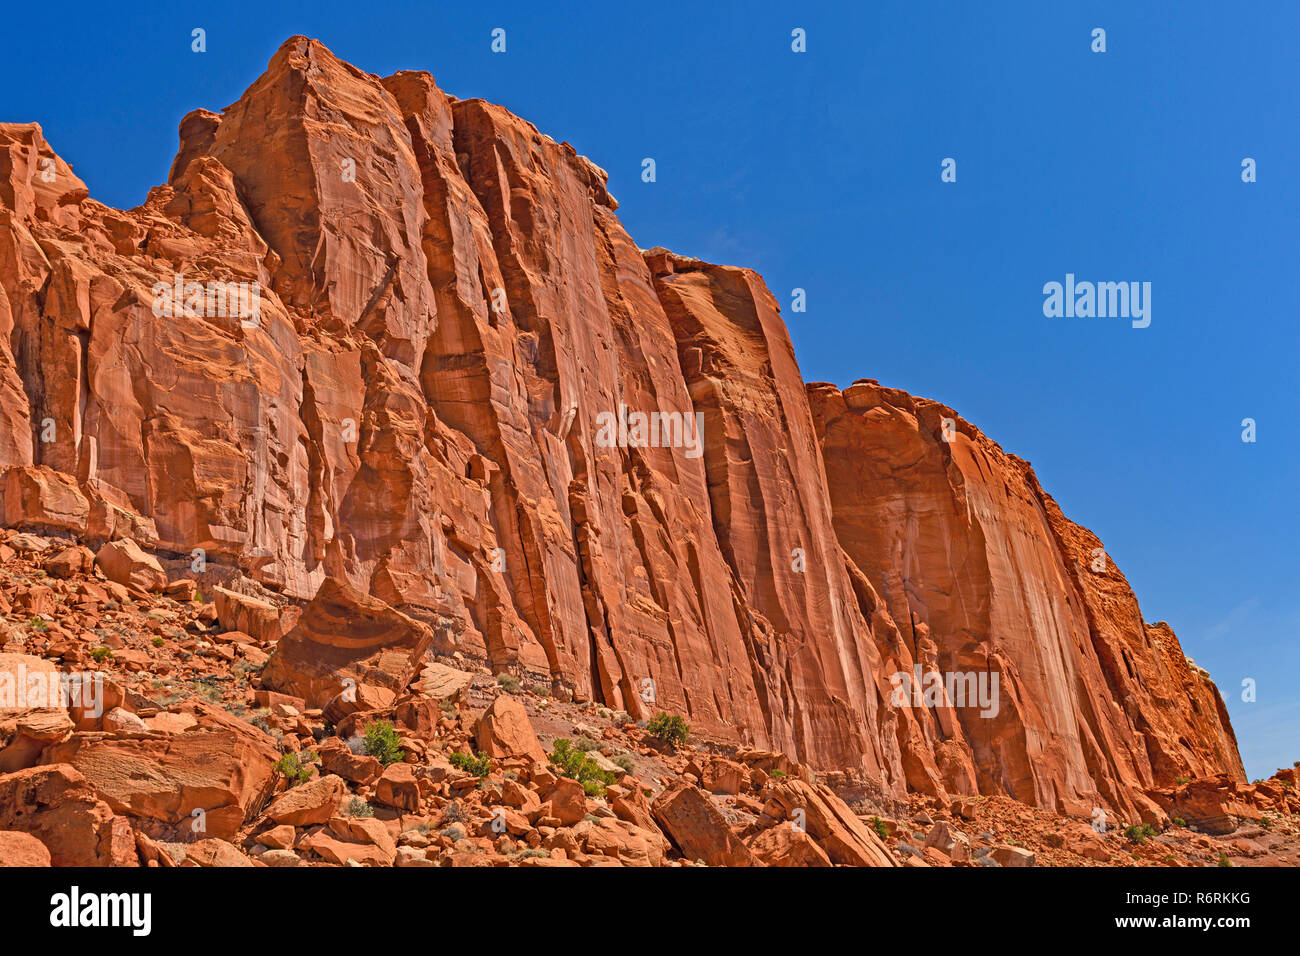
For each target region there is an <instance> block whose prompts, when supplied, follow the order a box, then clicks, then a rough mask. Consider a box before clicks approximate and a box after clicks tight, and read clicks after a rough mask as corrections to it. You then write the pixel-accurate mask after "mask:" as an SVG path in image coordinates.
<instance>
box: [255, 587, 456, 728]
mask: <svg viewBox="0 0 1300 956" xmlns="http://www.w3.org/2000/svg"><path fill="white" fill-rule="evenodd" d="M432 640H433V631H432V629H430V627H429V626H428V625H427V624H424V623H421V622H420V621H416V620H414V619H413V618H410V617H407V616H406V615H405V614H403V613H402V612H400V611H398V610H396V609H394V608H392V607H389V606H388V605H387V604H385V603H384V602H383V601H380V600H378V599H377V598H373V597H368V596H367V595H364V594H362V593H361V592H360V591H358V590H357V589H356V588H354V587H352V586H351V585H350V584H346V583H344V582H342V581H338V580H336V579H334V578H326V579H325V581H324V583H322V584H321V586H320V589H319V590H318V591H317V592H316V596H315V597H314V598H313V599H312V601H311V603H310V604H308V605H307V607H306V608H305V609H304V610H303V613H302V616H301V617H300V618H299V619H298V623H297V625H296V626H295V627H294V628H293V629H292V630H291V631H289V633H288V634H286V635H285V636H284V637H283V638H281V639H280V641H279V642H278V643H277V644H276V646H275V650H274V652H273V653H272V654H271V659H270V660H269V661H268V662H267V664H266V668H265V669H264V670H263V672H262V684H263V686H265V687H267V688H269V689H271V690H276V691H280V692H281V693H285V694H292V695H295V696H297V697H301V698H303V699H304V700H305V701H306V702H307V704H308V705H309V706H312V707H323V706H324V705H325V704H326V703H327V702H329V701H330V699H331V698H333V697H335V696H337V695H339V694H341V693H343V692H344V691H345V689H348V688H355V687H356V686H357V685H359V684H363V683H368V684H374V685H376V686H379V687H384V688H386V689H388V690H389V691H390V692H394V693H396V692H400V691H403V690H405V688H406V686H407V685H408V684H409V683H410V682H411V679H412V678H413V677H414V676H415V673H416V671H417V669H418V667H419V665H420V659H421V657H423V656H424V652H425V650H426V649H427V648H428V646H429V644H430V642H431V641H432Z"/></svg>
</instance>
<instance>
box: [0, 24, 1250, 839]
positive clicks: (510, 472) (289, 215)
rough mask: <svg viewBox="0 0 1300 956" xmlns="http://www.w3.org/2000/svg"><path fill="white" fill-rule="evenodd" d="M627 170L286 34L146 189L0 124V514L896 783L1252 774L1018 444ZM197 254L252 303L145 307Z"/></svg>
mask: <svg viewBox="0 0 1300 956" xmlns="http://www.w3.org/2000/svg"><path fill="white" fill-rule="evenodd" d="M605 180H606V176H605V173H604V172H603V171H601V170H600V169H599V168H597V167H596V166H595V165H593V164H592V163H591V162H590V161H588V160H586V159H585V158H583V157H581V156H579V155H577V154H576V153H575V152H574V150H573V149H572V148H571V147H570V146H568V145H567V144H557V143H556V142H554V141H553V140H551V139H550V138H548V137H546V136H545V135H543V134H541V133H539V132H538V131H537V130H536V128H534V127H533V126H532V125H531V124H529V123H527V122H526V121H523V120H521V119H519V118H517V117H514V116H512V115H511V114H509V113H508V112H506V111H505V110H504V109H502V108H500V107H497V106H493V105H490V104H487V103H483V102H481V101H478V100H468V101H458V100H455V99H454V98H452V97H449V96H447V95H445V94H443V93H442V92H441V91H440V90H438V88H437V87H436V86H435V85H434V82H433V79H432V77H430V76H429V75H428V74H425V73H399V74H396V75H394V76H391V77H388V78H384V79H381V78H379V77H376V76H373V75H370V74H366V73H363V72H361V71H359V70H357V69H355V68H354V67H351V66H349V65H347V64H345V63H342V62H341V61H339V60H338V59H337V58H335V57H334V56H333V55H332V54H331V53H330V52H329V51H328V50H327V49H325V47H324V46H322V45H321V44H320V43H318V42H316V41H312V40H307V39H305V38H301V37H295V38H292V39H290V40H289V41H288V42H286V43H285V44H284V46H283V47H282V48H281V49H280V50H279V52H277V53H276V55H275V56H274V58H273V59H272V61H271V63H270V65H269V67H268V69H267V72H266V74H265V75H263V76H262V77H261V78H260V79H259V80H258V81H257V82H256V83H254V84H253V86H252V87H250V88H249V90H248V91H247V92H246V93H245V94H244V96H243V97H242V98H241V99H240V100H239V101H238V102H237V103H235V104H234V105H232V106H230V107H228V108H227V109H225V110H224V111H222V112H221V113H214V112H210V111H207V110H198V111H195V112H194V113H191V114H190V115H189V116H187V117H186V118H185V119H184V120H183V121H182V123H181V144H180V149H179V151H178V153H177V156H176V159H175V161H174V163H173V165H172V169H171V173H170V176H169V182H168V183H167V184H166V185H164V186H159V187H157V188H156V189H154V190H153V191H152V192H151V193H150V196H149V198H148V200H147V201H146V202H145V203H144V204H143V205H142V206H140V207H138V208H136V209H133V210H130V211H127V212H121V211H118V210H113V209H110V208H108V207H106V206H104V205H102V204H100V203H97V202H95V201H94V200H92V199H89V198H88V196H87V190H86V188H85V186H84V184H83V183H82V182H81V181H80V180H79V179H77V178H76V176H75V175H74V174H73V173H72V171H71V169H70V168H69V167H68V166H67V165H66V164H65V163H63V161H62V160H60V159H59V158H58V157H57V156H56V155H55V154H54V152H53V150H52V149H51V148H50V146H49V145H48V144H47V143H46V142H45V141H44V139H43V137H42V135H41V131H40V129H39V127H37V126H35V125H34V124H28V125H17V124H8V125H0V466H3V467H4V468H6V469H7V472H6V476H5V481H4V483H3V485H0V487H3V490H4V498H3V515H2V517H3V520H4V523H5V524H7V525H10V526H14V527H36V528H43V529H55V530H61V531H63V532H66V533H68V534H71V535H74V536H78V537H81V538H84V539H86V540H87V541H93V542H99V541H104V540H107V539H110V538H117V537H131V538H133V539H135V540H136V541H138V542H139V543H140V544H141V545H143V546H144V547H146V548H148V549H150V550H153V551H154V552H156V553H157V554H158V555H159V556H160V557H162V558H163V559H164V563H165V564H168V565H169V566H170V567H172V568H180V567H182V566H183V567H185V568H186V573H187V574H190V573H192V569H193V568H195V567H196V565H195V564H194V563H193V562H195V560H196V557H195V555H196V550H198V549H201V551H199V555H198V556H199V557H200V558H201V560H202V564H199V565H197V567H198V568H200V569H201V573H200V575H199V576H201V577H202V576H206V579H208V580H219V581H222V582H227V583H233V584H234V585H235V586H237V587H239V588H241V589H245V590H252V589H254V588H255V587H256V586H260V588H262V589H264V591H263V593H265V594H267V595H268V596H270V597H272V598H273V599H275V600H288V601H304V600H306V599H309V598H311V597H312V596H313V595H314V594H315V593H316V592H317V590H318V588H319V587H320V586H321V584H322V582H324V581H325V580H326V579H327V578H334V579H338V580H339V581H342V582H346V583H348V584H351V585H352V586H354V587H356V588H357V589H359V590H360V591H362V592H364V593H366V594H369V595H373V596H374V597H375V598H377V599H379V600H380V601H382V602H386V603H387V604H390V605H392V606H394V607H397V608H400V609H401V610H403V611H404V612H406V613H407V614H409V615H410V616H412V617H415V618H418V619H421V620H423V621H425V622H427V623H430V624H432V625H434V626H435V628H436V629H437V630H438V635H437V637H436V638H435V640H436V641H438V642H440V646H441V647H442V648H443V649H452V648H454V649H457V650H461V651H464V652H465V653H468V654H475V655H480V656H483V657H485V658H486V659H487V660H488V662H489V664H490V665H491V666H492V668H493V669H494V670H497V671H506V670H515V671H528V672H532V673H534V674H539V675H546V676H547V677H549V679H550V680H551V681H552V683H553V684H554V685H555V686H556V687H557V688H563V689H566V690H567V691H571V692H572V693H573V694H574V695H575V696H576V697H577V698H579V699H596V700H599V701H602V702H604V703H606V704H608V705H609V706H610V707H611V708H615V709H622V710H626V711H628V712H629V713H631V714H632V715H633V716H634V717H641V716H645V715H647V714H648V713H650V712H652V711H658V710H668V711H673V712H679V713H683V714H686V715H688V717H689V719H690V721H691V723H692V725H693V726H694V728H695V729H696V730H697V731H698V732H700V733H702V734H704V735H706V736H709V737H713V738H716V739H718V740H722V741H733V742H746V743H750V744H753V745H756V746H759V747H765V748H775V749H780V750H785V751H787V752H788V753H790V754H792V755H794V756H796V757H797V758H799V759H801V760H805V761H807V762H809V763H810V764H812V765H814V766H816V767H819V768H822V769H827V770H840V771H845V772H847V773H849V774H851V775H853V776H855V777H857V778H858V779H859V780H860V781H863V782H865V783H866V784H867V785H868V786H869V787H871V788H872V789H876V790H878V791H879V792H880V793H882V794H884V795H888V796H893V797H898V796H901V795H902V794H903V793H904V791H905V790H907V789H912V790H918V791H922V792H925V793H930V794H945V793H950V794H951V793H975V792H981V793H1005V794H1009V795H1012V796H1014V797H1016V798H1018V799H1020V800H1023V801H1026V802H1030V803H1035V804H1038V805H1042V806H1048V807H1052V808H1056V809H1062V810H1068V811H1075V812H1081V813H1083V814H1084V815H1085V816H1086V815H1087V813H1088V811H1089V809H1090V807H1091V806H1092V805H1095V804H1096V803H1098V802H1100V803H1102V804H1105V805H1107V806H1111V807H1115V808H1118V809H1124V810H1134V809H1140V808H1142V807H1145V806H1149V805H1150V804H1149V802H1148V798H1147V797H1145V796H1144V794H1143V791H1144V790H1145V789H1146V788H1149V787H1152V786H1157V785H1164V786H1168V785H1169V784H1171V783H1172V782H1173V780H1174V778H1175V777H1176V776H1179V775H1197V776H1199V775H1209V774H1213V773H1219V772H1224V773H1228V774H1230V775H1232V776H1233V777H1235V778H1241V777H1242V776H1243V774H1242V769H1241V763H1240V760H1239V758H1238V756H1237V752H1236V745H1235V741H1234V739H1233V736H1232V731H1231V728H1230V726H1229V724H1228V720H1227V715H1226V711H1225V709H1224V707H1223V705H1222V701H1221V700H1220V699H1219V696H1218V693H1217V691H1216V690H1215V689H1214V686H1213V684H1211V683H1210V682H1209V680H1208V678H1207V677H1205V676H1204V674H1203V672H1199V671H1196V670H1194V669H1193V668H1191V667H1190V666H1189V665H1188V663H1187V662H1186V660H1185V659H1184V657H1183V655H1182V653H1181V650H1180V649H1179V647H1178V643H1177V640H1176V638H1175V637H1174V636H1173V634H1172V632H1171V631H1170V630H1169V629H1168V628H1167V627H1166V626H1164V625H1155V626H1149V625H1146V624H1145V623H1144V622H1143V620H1142V618H1141V615H1140V612H1139V610H1138V607H1137V602H1136V600H1135V598H1134V597H1133V595H1132V592H1131V591H1130V590H1129V589H1128V586H1127V584H1126V583H1125V581H1124V579H1123V577H1122V576H1121V575H1120V574H1119V572H1118V571H1117V570H1115V569H1114V566H1113V564H1108V565H1107V567H1106V570H1104V571H1102V572H1100V573H1097V572H1093V571H1091V570H1090V562H1091V561H1092V550H1093V549H1094V548H1096V547H1099V544H1098V543H1097V542H1095V540H1094V539H1093V538H1092V537H1091V535H1089V534H1088V533H1087V532H1086V531H1085V530H1083V529H1081V528H1078V527H1077V526H1075V525H1073V524H1072V523H1070V522H1069V521H1068V520H1067V519H1066V518H1064V516H1063V515H1061V513H1060V510H1059V509H1058V508H1057V507H1056V505H1055V503H1054V502H1052V500H1051V499H1050V498H1048V497H1047V496H1046V494H1044V493H1043V492H1042V490H1041V489H1040V488H1039V487H1038V484H1037V481H1036V479H1035V478H1034V476H1033V474H1032V472H1031V471H1030V470H1029V468H1028V466H1027V465H1025V464H1024V463H1023V462H1021V461H1020V460H1019V459H1016V458H1014V457H1012V456H1008V455H1005V454H1004V453H1003V452H1002V451H1001V449H999V448H998V447H997V446H996V445H995V444H993V443H992V442H990V441H989V440H988V439H987V438H985V437H984V436H982V435H981V434H980V433H979V432H978V431H976V430H975V429H974V428H973V427H972V426H969V425H968V424H966V423H964V422H961V421H960V419H957V417H956V415H955V414H953V413H951V412H950V411H949V410H946V409H944V408H942V407H941V406H938V405H935V404H934V403H930V402H925V401H923V400H919V399H912V398H911V397H910V396H907V395H905V394H903V393H900V392H896V391H892V390H888V389H882V388H880V387H878V386H875V385H873V384H857V385H854V386H852V387H851V388H849V389H846V390H844V392H842V393H841V392H839V391H838V390H836V389H834V388H832V387H829V386H820V385H815V386H809V387H808V389H807V390H805V386H804V384H803V382H802V379H801V376H800V373H799V369H798V365H797V363H796V361H795V357H794V354H793V350H792V348H791V344H790V340H789V337H788V335H787V333H786V330H785V327H784V325H783V324H782V321H781V319H780V315H779V309H778V307H777V304H776V302H775V300H774V299H773V297H772V296H771V294H770V293H769V292H768V291H767V289H766V288H765V287H764V285H763V283H762V280H761V279H760V278H759V277H758V276H757V275H755V274H754V273H753V272H751V271H749V270H745V269H738V268H730V267H723V266H714V265H708V264H706V263H702V262H699V261H697V260H691V259H686V258H682V257H678V256H674V255H672V254H670V253H667V252H664V251H662V250H651V251H650V252H646V253H643V252H642V251H641V250H639V249H638V248H637V246H636V244H635V243H634V242H633V241H632V239H631V238H630V237H629V236H628V235H627V233H626V232H625V231H624V230H623V228H622V226H621V224H620V223H619V221H618V218H617V217H616V215H615V213H614V210H615V209H616V207H617V204H616V203H615V201H614V200H613V198H612V197H611V196H610V195H609V193H608V192H607V191H606V188H605ZM176 275H180V276H182V277H183V281H185V282H199V283H208V282H219V281H220V282H244V283H254V282H256V283H258V284H259V286H258V289H259V295H260V315H259V316H258V317H257V321H256V322H249V321H241V319H240V317H239V316H230V315H225V316H222V315H211V314H203V315H198V316H196V317H187V316H185V315H181V316H179V317H173V316H169V315H162V316H159V315H157V314H156V312H157V309H156V308H155V305H156V300H157V299H158V292H157V289H158V287H159V286H158V284H159V283H162V284H163V285H164V286H169V285H170V284H171V283H172V282H173V281H174V279H173V277H174V276H176ZM206 311H208V312H211V311H212V310H211V309H208V310H206ZM621 407H622V408H626V409H630V410H633V411H644V412H650V411H659V412H675V413H680V414H681V415H684V416H686V417H687V418H692V417H693V416H694V415H696V414H699V415H701V416H702V421H703V432H702V443H701V447H700V448H698V449H692V448H690V447H654V446H645V447H635V446H631V447H617V446H616V447H609V446H608V444H607V443H602V442H601V441H599V440H598V437H597V436H598V434H599V430H600V424H601V416H602V415H608V414H610V413H614V414H617V412H618V410H619V409H620V408H621ZM945 416H947V417H951V418H953V419H954V420H956V422H957V435H956V440H955V441H954V442H952V443H951V444H949V443H946V442H943V441H942V440H941V438H940V437H939V436H940V432H941V424H940V419H941V418H943V417H945ZM679 444H680V443H679ZM696 452H698V454H696ZM918 664H919V665H921V666H922V668H923V669H938V670H940V671H950V670H963V671H965V670H970V671H983V672H992V671H996V672H997V673H998V674H999V676H1000V678H1001V690H1002V697H1001V701H1002V703H1001V707H1000V708H999V710H998V713H997V715H996V716H995V717H992V718H982V717H980V716H978V712H977V711H975V710H973V709H971V708H958V707H954V706H952V705H951V702H942V703H940V704H939V705H937V706H933V707H925V706H923V707H919V708H918V707H911V706H906V707H899V706H896V705H895V704H894V703H892V702H891V691H892V685H891V682H890V675H891V674H894V673H895V672H898V671H904V672H908V673H910V672H912V669H913V667H914V666H916V665H918Z"/></svg>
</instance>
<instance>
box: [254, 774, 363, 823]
mask: <svg viewBox="0 0 1300 956" xmlns="http://www.w3.org/2000/svg"><path fill="white" fill-rule="evenodd" d="M347 792H348V788H347V784H345V783H344V782H343V778H342V777H336V776H334V774H332V773H331V774H326V775H325V776H323V777H317V778H316V779H314V780H309V781H308V782H307V783H304V784H303V785H302V786H300V787H293V788H291V789H289V790H286V791H285V792H284V793H282V794H280V796H278V797H276V799H275V802H274V803H272V804H271V805H270V806H269V807H268V808H267V810H266V816H267V819H270V820H274V821H275V822H276V823H287V824H289V825H291V826H295V827H305V826H308V825H310V824H313V823H324V822H325V821H326V820H328V819H329V818H330V817H332V816H334V812H335V811H336V810H337V809H338V807H339V801H340V800H342V799H343V797H344V796H345V795H346V794H347Z"/></svg>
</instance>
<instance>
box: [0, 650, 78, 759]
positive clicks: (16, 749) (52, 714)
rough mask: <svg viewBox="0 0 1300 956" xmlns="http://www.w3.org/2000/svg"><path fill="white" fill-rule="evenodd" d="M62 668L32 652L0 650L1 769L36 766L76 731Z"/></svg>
mask: <svg viewBox="0 0 1300 956" xmlns="http://www.w3.org/2000/svg"><path fill="white" fill-rule="evenodd" d="M63 702H64V700H63V693H62V685H61V683H60V675H59V671H58V668H56V667H55V666H54V665H53V664H52V663H50V662H49V661H47V660H45V659H44V658H40V657H33V656H31V655H30V654H8V653H0V773H12V772H13V771H15V770H22V769H24V768H26V767H32V766H35V765H36V763H37V762H38V761H39V758H40V755H41V753H42V751H44V750H45V748H47V747H48V746H50V745H51V744H53V743H57V742H59V741H61V740H63V739H64V738H66V737H67V736H68V734H70V733H71V732H72V726H73V725H72V719H71V718H70V717H69V716H68V711H67V710H66V709H65V708H64V706H63Z"/></svg>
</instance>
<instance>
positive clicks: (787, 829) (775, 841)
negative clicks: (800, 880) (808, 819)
mask: <svg viewBox="0 0 1300 956" xmlns="http://www.w3.org/2000/svg"><path fill="white" fill-rule="evenodd" d="M748 846H749V850H750V852H751V853H753V854H754V856H755V857H757V858H758V859H759V860H760V861H761V862H762V863H764V864H765V865H767V866H831V865H832V864H831V858H830V857H828V856H827V855H826V851H825V850H823V849H822V848H821V847H819V846H818V845H817V841H816V840H814V839H813V838H812V837H810V836H809V835H808V833H807V832H806V831H804V830H801V829H799V828H798V827H796V826H794V825H793V824H789V823H786V824H782V825H781V826H775V827H772V828H771V829H769V830H764V831H763V832H762V833H759V834H758V835H757V836H755V837H754V838H752V839H751V840H750V841H749V843H748Z"/></svg>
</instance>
